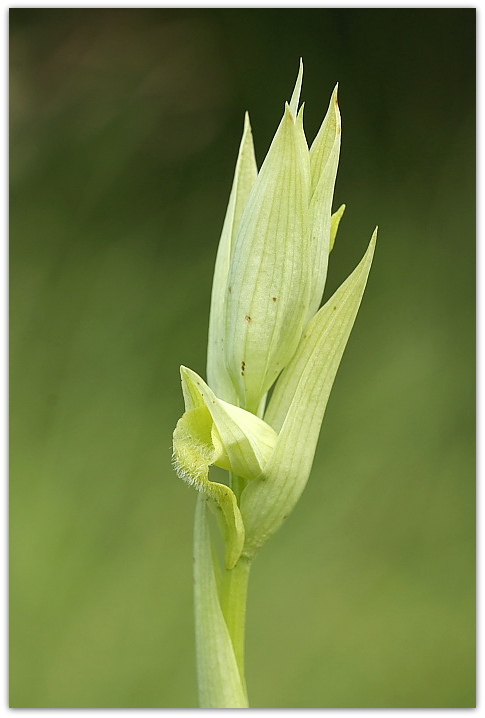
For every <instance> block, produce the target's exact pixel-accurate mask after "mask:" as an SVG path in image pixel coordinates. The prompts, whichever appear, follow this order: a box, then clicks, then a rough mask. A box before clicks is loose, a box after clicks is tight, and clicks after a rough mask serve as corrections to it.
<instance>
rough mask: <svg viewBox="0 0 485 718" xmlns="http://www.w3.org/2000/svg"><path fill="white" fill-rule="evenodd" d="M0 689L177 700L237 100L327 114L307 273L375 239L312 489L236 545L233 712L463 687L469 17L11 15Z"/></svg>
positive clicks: (191, 679)
mask: <svg viewBox="0 0 485 718" xmlns="http://www.w3.org/2000/svg"><path fill="white" fill-rule="evenodd" d="M10 30H11V32H10V55H11V77H10V93H11V154H10V163H11V195H10V225H11V248H10V261H11V280H10V292H11V293H10V302H11V305H10V306H11V344H10V347H11V357H10V372H11V424H10V432H11V490H10V506H11V514H10V530H11V562H10V570H11V574H10V575H11V578H10V589H11V601H10V616H11V626H10V647H11V668H10V681H11V690H10V702H11V705H12V706H14V707H33V708H42V707H56V708H57V707H64V708H77V707H78V708H83V707H84V708H130V707H142V708H143V707H168V708H177V707H182V708H187V707H194V706H196V705H197V697H196V685H195V655H194V642H193V617H192V576H191V568H192V547H191V541H192V521H193V511H194V505H195V493H194V491H193V490H192V489H190V488H188V487H187V486H186V485H184V484H183V482H181V481H180V480H179V479H177V477H176V476H175V475H174V473H173V471H172V469H171V433H172V430H173V428H174V425H175V423H176V421H177V419H178V418H179V416H180V414H181V412H182V410H183V402H182V395H181V391H180V384H179V374H178V367H179V365H180V364H181V363H183V364H186V365H187V366H190V367H191V368H193V369H194V370H196V371H198V372H199V373H202V374H204V372H205V352H206V336H207V325H208V312H209V298H210V289H211V276H212V270H213V265H214V259H215V252H216V248H217V242H218V237H219V233H220V229H221V226H222V220H223V216H224V211H225V206H226V203H227V199H228V194H229V189H230V183H231V180H232V172H233V168H234V163H235V157H236V153H237V147H238V143H239V138H240V133H241V130H242V121H243V113H244V111H245V110H246V109H247V110H249V111H250V114H251V120H252V125H253V130H254V135H255V144H256V153H257V158H258V162H259V163H260V162H261V161H262V159H263V157H264V154H265V152H266V150H267V148H268V145H269V142H270V140H271V137H272V135H273V133H274V131H275V129H276V126H277V124H278V121H279V118H280V115H281V113H282V109H283V102H284V100H285V99H288V98H289V95H290V93H291V90H292V86H293V83H294V79H295V76H296V71H297V67H298V59H299V57H300V56H302V57H303V59H304V63H305V78H304V87H303V100H305V102H306V109H305V123H306V130H307V134H308V136H309V138H310V139H313V136H314V134H315V133H316V130H317V128H318V125H319V123H320V121H321V119H322V117H323V114H324V112H325V110H326V106H327V103H328V99H329V96H330V93H331V91H332V88H333V86H334V84H335V82H336V81H339V83H340V91H339V96H340V106H341V111H342V117H343V144H342V155H341V165H340V171H339V177H338V181H337V187H336V194H335V207H337V206H338V205H339V204H340V203H341V202H346V204H347V212H346V215H345V217H344V219H343V221H342V224H341V228H340V232H339V236H338V239H337V243H336V247H335V249H334V251H333V253H332V256H331V266H330V275H329V280H328V285H327V290H326V293H327V295H328V293H329V292H331V291H333V290H334V289H335V288H336V287H337V286H338V284H339V283H340V282H341V281H342V279H344V278H345V276H346V275H347V274H348V273H349V272H350V270H351V269H352V268H353V267H354V265H355V264H356V262H357V261H358V259H359V258H360V257H361V256H362V254H363V252H364V249H365V247H366V245H367V242H368V240H369V238H370V235H371V232H372V230H373V228H374V226H375V225H376V224H378V225H379V244H378V249H377V253H376V257H375V261H374V266H373V268H372V271H371V276H370V280H369V284H368V288H367V291H366V295H365V298H364V301H363V304H362V307H361V311H360V314H359V317H358V320H357V323H356V326H355V328H354V331H353V334H352V336H351V339H350V342H349V345H348V348H347V352H346V354H345V356H344V359H343V362H342V365H341V368H340V371H339V374H338V376H337V380H336V382H335V386H334V390H333V393H332V396H331V399H330V402H329V405H328V410H327V413H326V417H325V420H324V425H323V431H322V435H321V439H320V443H319V446H318V450H317V454H316V457H315V462H314V468H313V472H312V475H311V478H310V481H309V483H308V486H307V489H306V491H305V493H304V495H303V497H302V499H301V501H300V503H299V505H298V506H297V508H296V509H295V511H294V513H293V515H292V517H291V518H290V519H289V520H288V521H287V522H286V524H285V526H284V527H283V528H282V529H281V531H280V532H279V534H277V535H276V536H275V537H274V538H273V539H272V541H271V542H270V543H269V544H268V545H267V546H266V547H265V548H264V550H263V551H262V552H261V555H260V556H259V557H258V559H257V561H256V562H255V565H254V569H253V575H252V581H251V585H250V596H249V608H248V611H249V613H248V640H247V664H248V665H247V678H248V685H249V692H250V700H251V704H252V706H254V707H262V708H264V707H269V708H271V707H276V708H278V707H292V708H315V707H316V708H319V707H363V708H365V707H411V708H414V707H418V708H419V707H467V706H473V705H474V703H475V582H474V581H475V553H474V546H475V543H474V539H475V477H474V470H475V409H474V404H475V11H474V10H473V9H380V10H379V9H378V10H376V9H362V10H355V9H302V10H297V9H228V8H225V9H224V8H223V9H207V8H206V9H156V10H151V9H57V10H56V9H37V10H35V9H34V10H32V9H12V10H10Z"/></svg>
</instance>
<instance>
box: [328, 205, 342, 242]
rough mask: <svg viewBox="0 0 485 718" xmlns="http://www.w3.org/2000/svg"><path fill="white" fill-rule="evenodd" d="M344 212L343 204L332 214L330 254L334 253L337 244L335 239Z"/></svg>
mask: <svg viewBox="0 0 485 718" xmlns="http://www.w3.org/2000/svg"><path fill="white" fill-rule="evenodd" d="M344 212H345V205H344V204H341V205H340V207H339V208H338V210H337V211H336V212H334V213H333V214H332V224H331V226H330V250H329V251H330V252H331V251H332V249H333V245H334V244H335V238H336V236H337V232H338V228H339V224H340V220H341V219H342V217H343V214H344Z"/></svg>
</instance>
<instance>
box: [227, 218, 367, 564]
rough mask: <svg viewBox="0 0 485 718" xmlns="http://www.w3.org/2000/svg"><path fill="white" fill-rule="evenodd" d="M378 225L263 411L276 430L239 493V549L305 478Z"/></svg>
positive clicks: (280, 512) (255, 537)
mask: <svg viewBox="0 0 485 718" xmlns="http://www.w3.org/2000/svg"><path fill="white" fill-rule="evenodd" d="M376 235H377V230H376V231H375V232H374V234H373V236H372V239H371V242H370V244H369V248H368V250H367V252H366V254H365V255H364V257H363V259H362V261H361V262H360V264H359V265H358V266H357V268H356V269H355V270H354V271H353V272H352V274H351V275H350V276H349V277H348V278H347V279H346V280H345V282H343V284H342V285H341V286H340V287H339V289H337V291H336V292H335V294H334V295H333V296H332V297H331V298H330V299H329V301H328V302H327V303H326V304H325V305H324V306H323V307H322V309H321V310H320V311H319V312H318V313H317V314H316V316H315V317H314V318H313V320H312V321H311V322H310V323H309V325H308V327H307V328H306V330H305V334H304V336H303V338H302V341H301V343H300V345H299V347H298V350H297V352H296V354H295V356H294V358H293V359H292V361H291V362H290V364H289V365H288V367H287V368H286V370H285V371H284V372H283V374H282V376H281V377H280V379H279V380H278V382H277V384H276V387H275V390H274V393H273V396H272V398H271V402H270V404H269V406H268V410H267V412H266V415H265V419H266V421H267V422H268V423H269V424H271V425H272V426H273V428H274V429H275V430H276V431H278V432H279V436H278V442H277V444H276V447H275V450H274V452H273V454H272V456H271V458H270V460H269V462H268V464H267V465H266V466H265V468H264V471H263V474H262V475H261V477H260V478H259V479H257V480H256V481H253V482H251V483H250V484H249V485H248V486H247V487H246V489H245V490H244V492H243V494H242V497H241V513H242V516H243V521H244V524H245V530H246V543H245V547H244V551H243V553H244V554H245V555H247V556H251V555H253V554H254V553H255V552H256V551H257V549H258V548H259V547H261V546H262V545H263V544H264V543H265V542H266V541H267V539H268V538H269V537H270V536H271V535H272V534H273V533H274V532H275V531H276V530H277V529H278V527H279V526H280V525H281V523H282V522H283V521H284V519H285V518H286V517H287V516H288V514H289V513H290V512H291V511H292V509H293V507H294V505H295V504H296V502H297V501H298V499H299V497H300V495H301V493H302V491H303V489H304V487H305V484H306V482H307V480H308V476H309V473H310V469H311V465H312V462H313V456H314V453H315V448H316V444H317V440H318V435H319V432H320V426H321V423H322V420H323V415H324V412H325V408H326V405H327V401H328V397H329V394H330V390H331V388H332V384H333V381H334V379H335V375H336V372H337V369H338V366H339V364H340V360H341V358H342V354H343V352H344V349H345V345H346V343H347V340H348V338H349V334H350V331H351V329H352V326H353V323H354V320H355V317H356V315H357V311H358V308H359V305H360V302H361V299H362V295H363V292H364V289H365V285H366V282H367V277H368V274H369V270H370V266H371V262H372V257H373V253H374V247H375V242H376Z"/></svg>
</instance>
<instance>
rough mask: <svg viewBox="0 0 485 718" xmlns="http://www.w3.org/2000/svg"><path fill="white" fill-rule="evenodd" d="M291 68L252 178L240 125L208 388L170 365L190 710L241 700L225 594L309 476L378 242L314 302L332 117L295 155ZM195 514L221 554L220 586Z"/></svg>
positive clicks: (326, 240) (232, 611)
mask: <svg viewBox="0 0 485 718" xmlns="http://www.w3.org/2000/svg"><path fill="white" fill-rule="evenodd" d="M302 71H303V68H302V65H301V64H300V71H299V73H298V77H297V81H296V84H295V88H294V91H293V94H292V96H291V99H290V102H289V103H287V104H286V105H285V108H284V112H283V117H282V119H281V122H280V124H279V127H278V129H277V131H276V134H275V136H274V139H273V141H272V143H271V146H270V148H269V150H268V153H267V155H266V157H265V159H264V162H263V164H262V166H261V169H260V170H259V172H258V170H257V166H256V160H255V155H254V147H253V140H252V132H251V126H250V122H249V117H248V115H246V117H245V121H244V129H243V136H242V140H241V143H240V147H239V153H238V158H237V162H236V170H235V173H234V179H233V184H232V190H231V194H230V198H229V204H228V208H227V212H226V217H225V220H224V225H223V229H222V234H221V239H220V243H219V249H218V253H217V259H216V266H215V271H214V280H213V287H212V298H211V312H210V320H209V344H208V355H207V382H205V381H204V380H203V379H202V377H200V376H199V375H198V374H196V373H195V372H194V371H192V370H191V369H188V368H186V367H181V379H182V389H183V396H184V401H185V412H184V414H183V416H182V417H181V418H180V420H179V421H178V423H177V426H176V429H175V432H174V437H173V457H174V466H175V469H176V470H177V472H178V474H179V475H180V476H181V477H182V478H183V479H184V480H186V481H187V482H188V483H189V484H192V485H194V486H195V487H196V488H197V489H198V490H199V492H200V498H199V501H198V504H197V513H196V532H195V546H194V559H195V575H196V594H195V595H196V602H195V603H196V638H197V661H198V665H199V692H200V696H201V705H202V707H244V706H246V705H247V699H246V693H245V681H244V672H243V655H244V652H243V644H242V642H241V641H242V638H241V637H242V636H243V634H244V630H243V616H244V610H243V607H242V606H238V605H237V595H238V591H239V588H240V587H241V586H242V585H243V583H244V581H247V575H248V571H249V566H250V562H251V560H252V558H253V557H254V555H255V554H256V553H257V552H258V551H259V549H260V548H261V547H262V546H263V545H264V544H265V543H266V541H267V540H268V539H269V538H270V537H271V536H272V535H273V534H274V533H275V531H277V529H278V528H279V527H280V526H281V524H282V523H283V521H284V520H285V519H286V518H287V516H288V515H289V514H290V513H291V511H292V509H293V508H294V506H295V504H296V503H297V501H298V499H299V498H300V496H301V493H302V491H303V489H304V487H305V484H306V482H307V480H308V477H309V474H310V471H311V466H312V462H313V457H314V453H315V449H316V445H317V441H318V435H319V432H320V427H321V423H322V420H323V416H324V413H325V408H326V405H327V402H328V398H329V395H330V391H331V388H332V385H333V382H334V379H335V375H336V373H337V369H338V366H339V364H340V360H341V358H342V355H343V352H344V349H345V346H346V344H347V341H348V338H349V335H350V332H351V329H352V326H353V324H354V321H355V318H356V315H357V312H358V309H359V306H360V303H361V299H362V296H363V293H364V289H365V286H366V282H367V278H368V274H369V270H370V267H371V264H372V258H373V254H374V248H375V243H376V237H377V230H376V231H375V232H374V234H373V235H372V238H371V241H370V244H369V246H368V249H367V251H366V253H365V254H364V256H363V258H362V260H361V262H360V263H359V264H358V266H357V267H356V269H355V270H354V271H353V272H352V273H351V274H350V275H349V277H348V278H347V279H346V280H345V281H344V282H343V283H342V285H341V286H340V287H339V288H338V289H337V291H336V292H335V293H334V295H333V296H332V297H330V299H328V300H327V301H326V302H325V304H324V306H322V307H321V308H319V307H320V304H321V301H322V296H323V292H324V287H325V281H326V276H327V269H328V262H329V254H330V252H331V251H332V249H333V247H334V243H335V238H336V234H337V230H338V228H339V224H340V221H341V219H342V216H343V213H344V210H345V205H341V206H340V207H339V209H337V211H336V212H335V213H334V214H332V203H333V194H334V187H335V180H336V174H337V167H338V162H339V157H340V140H341V119H340V111H339V107H338V101H337V87H335V89H334V91H333V93H332V96H331V98H330V103H329V106H328V110H327V112H326V114H325V117H324V119H323V122H322V124H321V126H320V129H319V131H318V133H317V135H316V137H315V139H314V141H313V142H312V144H311V146H310V148H309V147H308V144H307V140H306V137H305V132H304V128H303V106H302V107H299V103H300V92H301V86H302ZM270 389H273V391H272V394H271V398H270V400H269V402H268V400H267V397H268V392H269V390H270ZM211 466H218V467H220V468H222V469H226V470H227V471H228V472H229V473H228V475H227V481H224V482H217V481H213V480H212V479H211V475H210V467H211ZM207 508H210V509H211V511H212V512H213V513H214V514H215V516H216V517H217V521H218V524H219V526H220V529H221V536H222V539H223V543H224V546H225V552H224V565H223V566H222V567H221V570H222V573H221V575H220V577H219V579H218V578H217V576H218V574H219V573H220V572H219V568H218V566H217V565H216V564H217V561H215V563H214V559H213V557H214V554H213V550H212V548H211V538H210V533H209V531H208V526H207ZM242 564H244V570H242V569H240V566H241V565H242ZM236 577H237V578H236ZM242 577H244V581H243V578H242ZM241 582H242V583H241ZM236 589H237V590H236ZM243 593H244V596H245V590H244V591H243ZM244 601H245V598H244ZM241 621H242V624H241ZM215 653H218V656H215V655H214V654H215ZM209 666H211V667H212V668H210V669H209V668H208V667H209ZM224 676H226V678H224ZM221 681H222V682H224V681H225V687H224V688H222V687H218V686H219V684H220V682H221Z"/></svg>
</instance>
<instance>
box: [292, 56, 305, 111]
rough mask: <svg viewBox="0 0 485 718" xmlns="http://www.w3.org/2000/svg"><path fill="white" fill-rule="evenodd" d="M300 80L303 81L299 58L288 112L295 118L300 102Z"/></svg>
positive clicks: (301, 65) (301, 62)
mask: <svg viewBox="0 0 485 718" xmlns="http://www.w3.org/2000/svg"><path fill="white" fill-rule="evenodd" d="M302 80H303V60H302V58H301V57H300V68H299V70H298V75H297V78H296V83H295V89H294V90H293V94H292V96H291V100H290V110H291V111H292V113H293V115H294V116H295V117H296V115H297V114H298V104H299V102H300V93H301V83H302Z"/></svg>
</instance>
